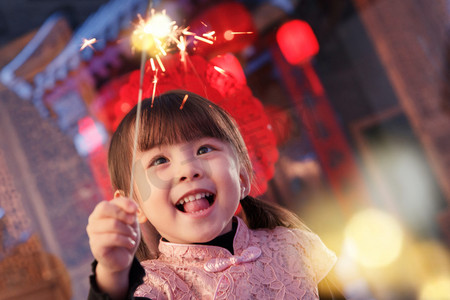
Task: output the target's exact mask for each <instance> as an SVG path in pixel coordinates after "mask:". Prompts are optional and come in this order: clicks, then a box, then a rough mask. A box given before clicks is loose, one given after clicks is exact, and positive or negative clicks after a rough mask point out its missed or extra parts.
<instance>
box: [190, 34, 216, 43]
mask: <svg viewBox="0 0 450 300" xmlns="http://www.w3.org/2000/svg"><path fill="white" fill-rule="evenodd" d="M194 39H197V40H199V41H202V42H205V43H207V44H211V45H212V44H213V43H214V42H213V41H211V40H208V39H205V38H203V37H201V36H198V35H195V36H194Z"/></svg>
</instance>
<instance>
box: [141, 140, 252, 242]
mask: <svg viewBox="0 0 450 300" xmlns="http://www.w3.org/2000/svg"><path fill="white" fill-rule="evenodd" d="M135 164H136V165H135V175H134V176H135V178H136V180H135V187H136V192H137V194H138V197H139V204H140V210H139V212H138V219H139V221H140V222H141V223H142V222H145V221H146V220H147V219H148V220H149V221H150V223H152V224H153V226H154V227H155V228H156V230H157V231H158V232H159V233H160V234H161V236H162V237H164V238H166V239H167V240H169V241H170V242H172V243H183V244H190V243H202V242H208V241H210V240H212V239H214V238H215V237H217V236H219V235H221V234H224V233H226V232H228V231H230V230H231V227H232V226H231V220H232V217H233V215H234V213H235V211H236V209H237V207H238V204H239V200H240V199H241V198H242V197H244V192H243V191H242V188H243V187H245V191H247V192H248V188H249V182H248V181H249V180H248V175H247V172H246V171H245V170H244V168H241V167H240V164H239V162H238V159H237V156H236V154H235V151H234V150H233V148H232V147H231V146H230V144H228V143H226V142H223V141H221V140H218V139H215V138H210V137H205V138H200V139H197V140H192V141H189V142H182V143H179V144H173V145H162V146H159V147H155V148H152V149H150V150H148V151H145V152H141V153H138V155H137V160H136V162H135Z"/></svg>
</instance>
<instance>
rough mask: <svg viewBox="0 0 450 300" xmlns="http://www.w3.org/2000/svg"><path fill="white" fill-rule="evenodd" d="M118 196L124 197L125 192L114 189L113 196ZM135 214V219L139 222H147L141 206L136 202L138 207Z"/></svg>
mask: <svg viewBox="0 0 450 300" xmlns="http://www.w3.org/2000/svg"><path fill="white" fill-rule="evenodd" d="M119 197H125V192H124V191H122V190H116V191H115V192H114V198H119ZM136 215H137V220H138V222H139V223H141V224H142V223H145V222H147V217H146V216H145V214H144V212H143V211H142V209H141V207H140V206H139V204H138V209H137V212H136Z"/></svg>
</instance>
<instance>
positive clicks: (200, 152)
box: [197, 145, 214, 155]
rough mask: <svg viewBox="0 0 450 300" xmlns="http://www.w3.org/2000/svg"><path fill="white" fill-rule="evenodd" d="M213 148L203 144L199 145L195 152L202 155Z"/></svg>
mask: <svg viewBox="0 0 450 300" xmlns="http://www.w3.org/2000/svg"><path fill="white" fill-rule="evenodd" d="M213 150H214V148H213V147H211V146H208V145H205V146H201V147H200V148H198V150H197V154H198V155H202V154H206V153H209V152H211V151H213Z"/></svg>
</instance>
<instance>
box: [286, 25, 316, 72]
mask: <svg viewBox="0 0 450 300" xmlns="http://www.w3.org/2000/svg"><path fill="white" fill-rule="evenodd" d="M277 42H278V46H279V47H280V49H281V52H282V53H283V55H284V57H285V58H286V60H287V61H288V62H289V63H290V64H292V65H297V64H302V63H305V62H307V61H309V60H310V59H311V58H312V57H313V56H314V55H316V54H317V53H318V52H319V43H318V42H317V39H316V36H315V35H314V32H313V31H312V29H311V26H309V24H308V23H306V22H304V21H300V20H292V21H289V22H287V23H285V24H283V25H282V26H281V27H280V28H279V29H278V31H277Z"/></svg>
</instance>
